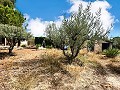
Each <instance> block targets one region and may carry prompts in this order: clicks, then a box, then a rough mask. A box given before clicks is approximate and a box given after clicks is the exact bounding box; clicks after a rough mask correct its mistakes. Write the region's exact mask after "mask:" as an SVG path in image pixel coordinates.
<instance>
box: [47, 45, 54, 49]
mask: <svg viewBox="0 0 120 90" xmlns="http://www.w3.org/2000/svg"><path fill="white" fill-rule="evenodd" d="M45 47H46V48H49V49H51V48H52V47H53V46H52V45H51V46H50V45H47V46H45Z"/></svg>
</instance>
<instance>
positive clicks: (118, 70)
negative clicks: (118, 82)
mask: <svg viewBox="0 0 120 90" xmlns="http://www.w3.org/2000/svg"><path fill="white" fill-rule="evenodd" d="M107 68H108V69H109V71H110V72H111V73H113V74H117V75H120V65H113V64H108V65H107Z"/></svg>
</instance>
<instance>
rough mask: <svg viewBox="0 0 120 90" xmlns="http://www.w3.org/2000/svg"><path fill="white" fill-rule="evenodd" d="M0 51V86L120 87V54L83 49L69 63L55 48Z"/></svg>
mask: <svg viewBox="0 0 120 90" xmlns="http://www.w3.org/2000/svg"><path fill="white" fill-rule="evenodd" d="M7 52H8V51H7V50H1V51H0V90H120V56H118V57H116V58H112V59H111V58H106V57H105V56H104V55H102V54H95V53H80V54H79V56H78V57H77V58H78V60H80V61H82V62H83V65H82V66H79V65H77V64H71V65H69V64H66V63H65V62H64V61H65V57H64V56H63V54H62V51H60V50H56V49H44V50H37V51H36V50H35V49H22V50H17V49H15V50H14V56H9V55H8V53H7Z"/></svg>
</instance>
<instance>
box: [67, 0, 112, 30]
mask: <svg viewBox="0 0 120 90" xmlns="http://www.w3.org/2000/svg"><path fill="white" fill-rule="evenodd" d="M69 2H70V3H71V4H72V7H71V8H70V9H69V11H68V12H77V11H78V7H79V5H80V4H82V6H83V8H85V7H86V6H87V5H88V3H89V2H86V1H83V0H69ZM99 8H101V22H102V23H103V27H104V29H105V30H106V29H108V28H110V27H111V24H113V23H114V16H112V15H111V13H110V12H108V9H110V8H111V6H110V4H109V3H108V2H107V1H105V0H103V1H99V0H96V1H94V2H91V12H92V13H95V12H97V11H98V10H99Z"/></svg>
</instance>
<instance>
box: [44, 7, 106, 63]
mask: <svg viewBox="0 0 120 90" xmlns="http://www.w3.org/2000/svg"><path fill="white" fill-rule="evenodd" d="M90 6H91V5H88V6H87V8H85V9H83V6H82V5H80V6H79V10H78V13H72V15H71V16H70V18H68V19H64V20H63V22H62V25H61V26H60V27H56V25H55V24H54V23H53V24H51V25H48V27H47V28H46V36H47V37H48V38H50V39H51V40H52V41H53V43H54V44H55V45H56V46H57V45H59V46H60V47H62V49H63V54H64V55H65V56H66V57H67V59H68V61H69V63H71V62H72V60H73V59H74V58H75V57H76V56H77V55H78V53H79V50H80V49H81V48H82V46H83V45H84V43H85V42H86V41H87V40H91V41H94V40H99V39H103V38H104V37H105V36H106V35H107V33H108V31H107V32H104V31H106V30H104V29H103V27H102V23H101V21H100V15H101V14H100V10H99V11H98V12H96V15H93V14H92V13H91V12H90ZM103 32H104V33H103ZM64 46H68V48H70V49H68V50H64Z"/></svg>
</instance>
